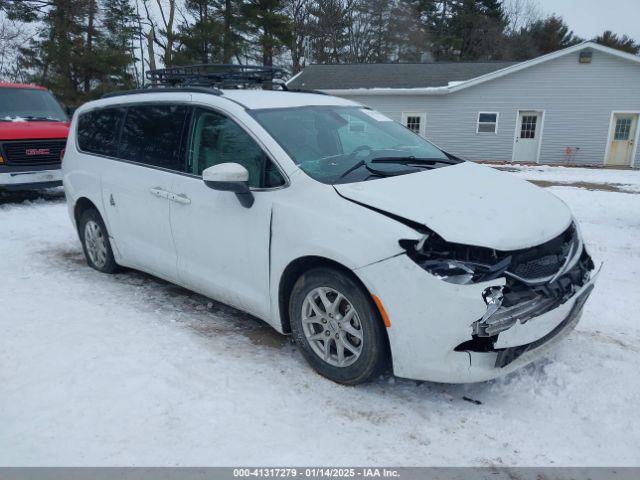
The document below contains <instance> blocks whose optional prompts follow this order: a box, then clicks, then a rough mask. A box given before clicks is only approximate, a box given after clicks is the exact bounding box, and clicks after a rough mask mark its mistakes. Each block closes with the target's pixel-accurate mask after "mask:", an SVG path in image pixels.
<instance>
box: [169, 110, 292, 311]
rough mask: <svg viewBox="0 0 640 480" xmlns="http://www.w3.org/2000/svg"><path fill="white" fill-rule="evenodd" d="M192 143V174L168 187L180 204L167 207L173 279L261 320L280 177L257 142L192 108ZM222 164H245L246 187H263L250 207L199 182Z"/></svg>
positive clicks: (218, 118) (216, 117) (267, 308)
mask: <svg viewBox="0 0 640 480" xmlns="http://www.w3.org/2000/svg"><path fill="white" fill-rule="evenodd" d="M190 139H191V140H190V147H189V162H188V167H187V170H188V171H189V173H190V175H189V176H187V175H177V176H176V177H175V179H174V182H173V185H172V187H171V190H172V192H173V193H174V194H175V195H178V196H179V198H180V199H182V201H181V202H176V201H172V202H170V203H171V227H172V232H173V238H174V240H175V243H176V249H177V252H178V277H179V278H180V281H181V283H183V284H184V285H186V286H188V287H190V288H193V289H194V290H196V291H198V292H201V293H203V294H205V295H208V296H210V297H212V298H215V299H217V300H220V301H222V302H224V303H227V304H230V305H233V306H235V307H238V308H241V309H242V310H245V311H248V312H250V313H253V314H254V315H257V316H259V317H262V318H267V317H268V316H269V314H270V305H271V300H270V296H269V243H270V238H271V233H270V229H271V228H270V227H271V205H272V204H273V201H274V198H275V197H276V196H277V195H278V194H280V193H281V192H282V190H280V189H277V186H282V185H283V184H284V178H283V177H282V175H281V174H280V173H279V171H278V170H277V169H276V168H275V166H274V165H273V164H272V163H270V162H269V160H268V158H267V157H266V155H265V154H264V153H263V151H262V150H261V148H260V147H259V146H258V144H257V143H256V142H255V141H254V140H253V139H252V138H251V137H250V136H249V135H248V134H247V133H246V132H245V131H244V130H242V129H241V128H240V127H239V126H238V125H237V124H236V123H234V122H233V121H232V120H230V119H228V118H227V117H224V116H223V115H220V114H219V113H216V112H213V111H210V110H206V109H198V110H197V111H196V114H195V118H194V121H193V131H192V133H191V134H190ZM226 162H234V163H239V164H241V165H243V166H244V167H245V168H247V170H248V171H249V185H250V186H251V187H252V188H258V189H264V190H258V191H254V193H253V200H254V201H253V204H252V205H250V206H249V205H248V204H247V203H245V204H244V205H243V203H242V202H241V201H240V199H239V198H238V196H237V195H236V194H235V193H233V192H227V191H218V190H213V189H211V188H210V187H208V186H206V185H205V183H204V182H203V181H202V177H201V175H202V170H204V169H205V168H207V167H210V166H213V165H216V164H219V163H226ZM272 167H273V168H272Z"/></svg>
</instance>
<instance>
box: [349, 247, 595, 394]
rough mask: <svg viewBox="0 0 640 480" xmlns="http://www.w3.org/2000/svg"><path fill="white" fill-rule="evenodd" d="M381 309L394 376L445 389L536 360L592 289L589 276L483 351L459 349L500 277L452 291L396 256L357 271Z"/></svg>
mask: <svg viewBox="0 0 640 480" xmlns="http://www.w3.org/2000/svg"><path fill="white" fill-rule="evenodd" d="M357 273H358V274H359V275H360V278H361V279H362V281H363V282H364V283H365V285H366V286H367V287H368V288H369V289H370V291H371V292H372V293H374V294H376V295H377V296H378V297H379V298H380V299H381V301H382V303H383V304H384V307H385V309H386V310H387V313H388V315H389V318H390V321H391V327H390V328H389V329H388V330H387V333H388V335H389V343H390V346H391V353H392V359H393V370H394V373H395V374H396V375H397V376H399V377H405V378H412V379H416V380H428V381H436V382H446V383H468V382H478V381H484V380H489V379H492V378H496V377H499V376H502V375H505V374H507V373H509V372H512V371H513V370H516V369H518V368H520V367H522V366H524V365H526V364H528V363H530V362H531V361H533V360H535V359H536V358H539V357H540V356H542V355H544V354H545V353H546V352H548V351H549V350H550V349H551V348H553V347H554V346H555V345H557V344H558V343H559V342H560V340H561V339H562V338H564V337H566V336H567V334H568V333H569V332H570V331H571V330H573V328H574V327H575V325H576V324H577V322H578V321H579V319H580V315H581V312H582V306H583V305H584V302H585V301H586V299H587V297H588V296H589V294H590V293H591V290H592V289H593V284H594V282H595V280H596V277H597V275H592V276H591V278H590V279H589V280H588V281H586V282H585V283H584V284H583V285H582V286H581V287H580V288H579V290H577V291H576V292H575V293H574V294H573V295H572V296H571V297H570V298H568V299H567V300H566V301H564V302H563V303H561V304H560V305H558V306H557V307H555V308H553V309H552V310H549V311H546V312H544V313H543V314H541V315H538V316H535V317H533V318H530V319H528V320H527V321H526V322H525V323H520V322H518V323H516V324H515V325H513V326H512V327H510V328H509V329H507V330H505V331H503V332H501V333H500V334H499V335H498V338H497V340H496V341H495V346H492V347H491V348H488V349H487V350H486V351H480V350H478V349H473V348H469V349H465V348H460V347H461V346H462V345H465V342H470V341H471V340H472V339H473V335H474V329H473V325H474V323H475V322H477V321H478V319H480V318H482V317H483V315H484V314H485V313H486V312H487V305H486V303H485V301H484V300H483V296H482V294H483V291H484V290H485V289H487V288H490V287H500V286H503V285H504V284H505V279H504V278H500V279H496V280H492V281H487V282H483V283H478V284H471V285H455V284H452V283H448V282H445V281H442V280H439V279H437V278H436V277H434V276H432V275H429V274H428V273H427V272H425V271H424V270H423V269H422V268H420V267H419V266H418V265H417V264H415V263H414V262H413V261H412V260H411V259H409V258H408V257H406V256H405V255H400V256H397V257H394V258H391V259H388V260H386V261H383V262H379V263H377V264H373V265H370V266H367V267H363V268H361V269H359V270H357Z"/></svg>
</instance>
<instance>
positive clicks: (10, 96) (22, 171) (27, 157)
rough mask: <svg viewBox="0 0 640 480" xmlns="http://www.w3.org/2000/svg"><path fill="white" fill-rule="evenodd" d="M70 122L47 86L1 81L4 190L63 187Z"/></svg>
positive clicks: (0, 166)
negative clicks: (61, 168) (62, 168)
mask: <svg viewBox="0 0 640 480" xmlns="http://www.w3.org/2000/svg"><path fill="white" fill-rule="evenodd" d="M68 132H69V119H68V118H67V114H66V113H65V111H64V109H63V108H62V106H61V105H60V103H58V101H57V100H56V98H55V97H54V96H53V94H52V93H51V92H50V91H49V90H47V89H46V88H44V87H40V86H37V85H23V84H16V83H2V82H0V190H3V189H4V190H22V189H32V188H48V187H55V186H59V185H62V174H61V171H60V166H61V164H62V156H63V155H64V148H65V144H66V141H67V134H68Z"/></svg>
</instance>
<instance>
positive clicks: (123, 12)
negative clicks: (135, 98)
mask: <svg viewBox="0 0 640 480" xmlns="http://www.w3.org/2000/svg"><path fill="white" fill-rule="evenodd" d="M102 2H103V4H102V10H103V18H104V20H103V27H104V37H105V39H104V48H103V50H102V52H101V54H102V61H105V62H106V63H107V65H106V67H107V68H106V70H107V71H108V82H109V83H110V84H111V86H113V87H120V88H132V87H133V86H135V85H136V84H137V83H139V80H138V79H136V78H135V77H134V75H133V73H132V72H133V71H135V68H136V63H137V61H138V59H137V58H136V55H135V49H136V46H135V45H134V39H135V38H136V37H137V36H138V35H139V29H138V26H137V23H138V19H137V14H136V11H135V9H134V7H133V5H132V3H131V0H102Z"/></svg>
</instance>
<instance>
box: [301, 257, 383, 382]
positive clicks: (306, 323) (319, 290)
mask: <svg viewBox="0 0 640 480" xmlns="http://www.w3.org/2000/svg"><path fill="white" fill-rule="evenodd" d="M289 318H290V320H291V330H292V333H293V337H294V339H295V341H296V343H297V345H298V347H299V348H300V350H301V352H302V354H303V356H304V357H305V359H306V360H307V362H308V363H309V364H310V365H311V366H312V367H313V368H314V369H315V370H316V371H317V372H318V373H319V374H320V375H322V376H324V377H326V378H328V379H330V380H333V381H334V382H338V383H342V384H345V385H357V384H360V383H364V382H367V381H370V380H371V379H373V378H375V377H376V376H377V375H379V374H380V373H382V371H383V370H384V368H385V367H386V365H387V363H388V357H389V353H388V344H387V339H386V333H385V332H384V327H383V324H382V320H381V319H380V315H379V313H378V311H377V310H376V308H375V307H374V306H373V305H372V301H371V299H370V296H369V294H368V292H366V290H364V289H363V288H362V287H361V286H360V285H359V284H358V283H357V282H356V281H355V280H354V279H353V278H352V277H351V276H349V275H346V274H344V273H343V272H341V271H339V270H335V269H330V268H316V269H313V270H310V271H309V272H306V273H305V274H303V275H302V276H301V277H300V278H299V279H298V281H297V282H296V283H295V285H294V287H293V290H292V292H291V297H290V301H289Z"/></svg>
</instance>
